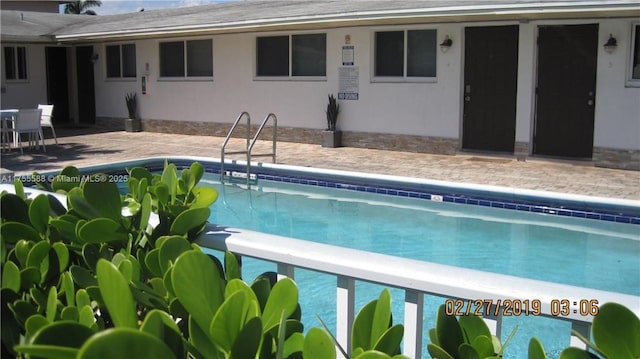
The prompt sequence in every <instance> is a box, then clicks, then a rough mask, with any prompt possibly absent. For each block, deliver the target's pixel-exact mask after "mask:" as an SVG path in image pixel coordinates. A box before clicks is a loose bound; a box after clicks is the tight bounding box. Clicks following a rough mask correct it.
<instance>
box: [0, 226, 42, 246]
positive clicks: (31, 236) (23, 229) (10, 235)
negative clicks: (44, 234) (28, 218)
mask: <svg viewBox="0 0 640 359" xmlns="http://www.w3.org/2000/svg"><path fill="white" fill-rule="evenodd" d="M0 235H1V236H2V240H3V241H4V242H5V243H16V242H18V241H19V240H21V239H26V240H27V241H33V242H39V241H40V240H41V238H40V235H39V234H38V231H36V230H35V229H33V227H31V226H28V225H26V224H24V223H20V222H5V223H2V225H1V226H0Z"/></svg>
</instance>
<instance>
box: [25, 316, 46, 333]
mask: <svg viewBox="0 0 640 359" xmlns="http://www.w3.org/2000/svg"><path fill="white" fill-rule="evenodd" d="M48 324H49V321H48V320H47V318H45V317H43V316H42V314H35V315H32V316H30V317H29V319H27V321H26V322H25V323H24V329H25V330H26V332H27V335H28V336H30V337H33V336H34V335H35V334H36V333H37V332H38V330H40V329H42V328H44V327H45V326H47V325H48Z"/></svg>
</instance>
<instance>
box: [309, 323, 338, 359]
mask: <svg viewBox="0 0 640 359" xmlns="http://www.w3.org/2000/svg"><path fill="white" fill-rule="evenodd" d="M302 352H303V357H304V358H305V359H327V358H335V357H336V346H335V343H334V342H333V338H331V336H330V335H329V333H327V332H326V331H324V330H323V329H320V328H311V329H309V332H307V336H306V338H305V339H304V346H303V349H302Z"/></svg>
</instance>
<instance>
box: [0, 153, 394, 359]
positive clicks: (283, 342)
mask: <svg viewBox="0 0 640 359" xmlns="http://www.w3.org/2000/svg"><path fill="white" fill-rule="evenodd" d="M203 173H204V170H203V168H202V166H201V165H200V164H198V163H194V164H192V165H191V167H190V168H188V169H184V170H182V171H181V172H180V173H179V172H178V170H177V168H176V167H175V165H173V164H168V163H165V167H164V170H163V172H162V174H151V173H150V172H149V171H147V170H146V169H144V168H141V167H135V168H132V169H130V170H128V182H127V189H128V193H127V194H125V195H121V194H120V192H119V188H118V186H117V184H116V183H113V182H110V181H107V180H105V179H107V178H109V177H108V176H106V175H104V174H96V175H92V176H90V177H85V176H81V174H80V173H79V171H78V170H77V169H76V168H74V167H67V168H65V169H64V170H63V171H62V172H61V173H60V174H59V175H58V176H56V177H55V178H54V179H53V181H52V182H51V183H39V186H40V187H43V188H45V189H49V190H52V191H56V192H60V193H64V194H66V196H67V197H66V198H67V203H66V205H67V207H66V208H65V207H64V206H63V205H62V204H61V203H60V202H59V201H58V200H57V199H56V197H55V196H53V195H39V196H37V197H35V198H28V197H27V196H26V195H25V192H24V188H23V186H22V183H21V182H19V181H17V182H16V183H15V194H10V193H2V195H1V197H0V205H1V209H2V212H1V217H2V222H1V223H2V224H1V225H0V232H1V234H2V237H1V257H2V293H1V295H2V303H1V305H2V328H1V329H2V354H3V356H5V355H6V356H20V357H31V358H114V357H136V358H172V357H173V358H243V359H244V358H307V359H313V358H322V359H326V358H332V357H335V356H336V344H335V342H334V339H333V338H332V336H331V335H330V334H329V333H328V332H327V331H326V330H323V329H319V328H311V329H310V330H309V331H308V332H307V334H306V336H305V335H304V334H303V325H302V323H301V322H300V315H301V308H300V306H299V304H298V289H297V286H296V285H295V283H294V282H293V281H292V280H290V279H287V278H285V279H281V280H279V281H277V280H276V275H275V274H274V273H265V274H263V275H261V276H259V277H258V278H257V279H256V280H255V281H254V282H253V283H251V284H250V285H249V284H247V283H246V282H244V281H243V280H242V279H241V278H240V267H239V265H238V262H237V260H236V257H235V256H234V255H233V254H231V253H225V256H224V264H223V263H221V262H220V261H219V260H218V259H216V258H215V257H212V256H209V255H207V254H205V253H204V252H203V251H202V250H201V249H200V248H199V247H198V246H197V245H196V244H194V243H193V241H194V240H195V238H196V237H197V235H198V234H199V233H201V232H202V230H203V229H204V227H205V225H206V223H207V219H208V218H209V216H210V210H209V206H210V205H211V204H213V203H214V202H215V200H216V199H217V192H215V190H213V189H211V188H207V187H199V186H198V185H197V184H198V182H199V181H200V179H201V177H202V175H203ZM36 177H38V178H41V177H42V176H36ZM390 308H391V303H390V296H389V293H388V291H386V290H385V291H383V293H382V294H381V296H380V298H379V299H377V300H374V301H372V302H371V303H369V304H368V305H367V306H365V307H364V309H363V310H362V311H361V312H360V313H359V314H358V316H357V318H356V320H355V323H354V329H353V333H354V339H353V345H352V348H353V349H352V350H353V354H352V357H353V358H359V359H363V358H364V359H366V358H392V357H393V358H404V357H403V356H401V355H399V354H398V353H399V352H400V342H401V340H402V332H403V330H402V326H401V325H395V326H393V325H391V319H390V318H391V309H390Z"/></svg>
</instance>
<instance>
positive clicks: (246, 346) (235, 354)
mask: <svg viewBox="0 0 640 359" xmlns="http://www.w3.org/2000/svg"><path fill="white" fill-rule="evenodd" d="M261 339H262V322H261V321H260V318H259V317H253V318H251V319H249V321H248V322H247V324H246V325H245V326H244V327H242V330H241V331H240V333H239V334H238V338H237V339H236V341H235V343H233V347H232V348H231V358H234V359H235V358H237V359H240V358H255V357H256V354H257V353H258V350H259V348H260V343H261Z"/></svg>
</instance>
